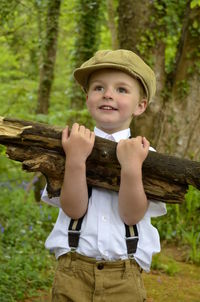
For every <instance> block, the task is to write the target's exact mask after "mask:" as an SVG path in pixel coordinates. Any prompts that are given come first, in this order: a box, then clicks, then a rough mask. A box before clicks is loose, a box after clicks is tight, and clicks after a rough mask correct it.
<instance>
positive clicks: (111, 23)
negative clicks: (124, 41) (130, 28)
mask: <svg viewBox="0 0 200 302" xmlns="http://www.w3.org/2000/svg"><path fill="white" fill-rule="evenodd" d="M106 3H107V10H108V27H109V29H110V33H111V43H112V49H118V48H119V45H118V39H117V28H116V24H115V17H116V16H115V5H114V1H113V0H107V1H106Z"/></svg>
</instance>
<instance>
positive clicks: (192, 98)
mask: <svg viewBox="0 0 200 302" xmlns="http://www.w3.org/2000/svg"><path fill="white" fill-rule="evenodd" d="M199 19H200V8H196V9H192V10H191V8H190V6H189V5H188V8H187V10H186V13H185V19H184V23H183V28H182V35H181V39H180V43H179V47H178V51H177V56H176V61H175V63H176V64H175V69H174V71H173V73H172V74H171V75H170V78H171V82H172V85H171V100H170V102H169V100H168V102H167V103H166V105H165V108H166V109H165V119H164V123H163V128H162V129H163V131H162V132H161V133H160V139H159V144H158V146H159V149H160V150H161V151H162V152H164V151H165V152H166V151H167V152H168V153H173V154H175V155H177V156H179V157H186V158H191V159H197V160H198V159H200V136H199V129H200V98H199V95H200V86H199V64H200V57H199V51H200V38H199V32H198V30H199V29H198V28H195V27H194V24H195V22H196V24H198V21H199ZM198 26H199V25H198Z"/></svg>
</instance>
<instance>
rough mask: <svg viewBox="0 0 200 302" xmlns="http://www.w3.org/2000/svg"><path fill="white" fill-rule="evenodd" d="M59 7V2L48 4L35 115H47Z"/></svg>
mask: <svg viewBox="0 0 200 302" xmlns="http://www.w3.org/2000/svg"><path fill="white" fill-rule="evenodd" d="M60 5H61V0H51V1H49V3H48V13H47V29H46V31H47V32H46V39H45V46H44V54H43V62H42V67H41V70H40V83H39V89H38V103H37V110H36V113H42V114H47V113H48V108H49V97H50V92H51V87H52V82H53V77H54V65H55V60H56V49H57V38H58V20H59V14H60Z"/></svg>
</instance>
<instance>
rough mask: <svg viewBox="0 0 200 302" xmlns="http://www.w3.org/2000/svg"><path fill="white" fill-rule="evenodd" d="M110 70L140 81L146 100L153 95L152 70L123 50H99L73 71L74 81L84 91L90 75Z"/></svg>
mask: <svg viewBox="0 0 200 302" xmlns="http://www.w3.org/2000/svg"><path fill="white" fill-rule="evenodd" d="M104 68H112V69H118V70H121V71H123V72H125V73H128V74H129V75H130V76H133V77H134V78H138V79H140V81H141V82H142V84H143V86H144V89H145V91H146V94H147V99H148V101H150V99H151V98H152V97H153V96H154V95H155V91H156V77H155V74H154V72H153V70H152V69H151V68H150V67H149V66H148V65H147V64H146V63H145V62H144V61H143V60H142V59H141V58H140V57H139V56H138V55H136V54H135V53H134V52H132V51H130V50H125V49H117V50H99V51H97V52H96V53H95V55H94V56H93V57H91V58H90V59H89V60H87V61H86V62H84V63H83V64H82V65H81V67H80V68H77V69H75V71H74V77H75V79H76V81H77V82H78V83H79V84H80V85H81V86H82V88H83V89H84V90H85V91H86V90H87V85H88V79H89V77H90V75H91V74H92V73H93V72H94V71H96V70H99V69H104Z"/></svg>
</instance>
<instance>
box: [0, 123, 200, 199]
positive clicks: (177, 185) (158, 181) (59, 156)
mask: <svg viewBox="0 0 200 302" xmlns="http://www.w3.org/2000/svg"><path fill="white" fill-rule="evenodd" d="M61 133H62V129H61V128H58V127H55V126H54V127H51V126H48V125H45V124H41V123H34V122H28V121H22V120H17V119H10V118H1V119H0V144H3V145H5V146H7V154H8V156H9V157H10V158H11V159H13V160H16V161H20V162H22V166H23V169H25V170H27V171H29V172H36V171H40V172H42V173H43V174H44V175H45V177H46V180H47V185H48V187H47V190H48V193H49V196H58V195H59V193H60V188H61V185H62V181H63V175H64V167H65V154H64V152H63V149H62V145H61ZM116 145H117V144H116V143H115V142H111V141H108V140H105V139H102V138H99V137H96V138H95V145H94V148H93V151H92V154H91V155H90V156H89V158H88V160H87V181H88V184H89V185H92V186H97V187H102V188H106V189H109V190H114V191H118V190H119V185H120V165H119V162H118V160H117V157H116ZM199 175H200V163H198V162H194V161H190V160H187V159H180V158H176V157H173V156H167V155H164V154H160V153H156V152H151V151H150V152H149V154H148V157H147V158H146V160H145V161H144V164H143V182H144V188H145V192H146V194H147V196H148V198H149V199H151V200H155V201H163V202H168V203H181V202H183V201H184V194H185V193H186V191H187V188H188V185H189V184H191V185H193V186H195V187H196V188H198V189H199V188H200V176H199Z"/></svg>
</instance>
